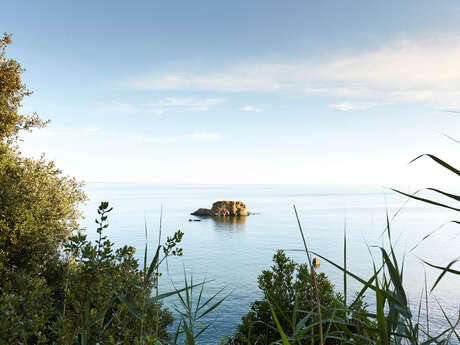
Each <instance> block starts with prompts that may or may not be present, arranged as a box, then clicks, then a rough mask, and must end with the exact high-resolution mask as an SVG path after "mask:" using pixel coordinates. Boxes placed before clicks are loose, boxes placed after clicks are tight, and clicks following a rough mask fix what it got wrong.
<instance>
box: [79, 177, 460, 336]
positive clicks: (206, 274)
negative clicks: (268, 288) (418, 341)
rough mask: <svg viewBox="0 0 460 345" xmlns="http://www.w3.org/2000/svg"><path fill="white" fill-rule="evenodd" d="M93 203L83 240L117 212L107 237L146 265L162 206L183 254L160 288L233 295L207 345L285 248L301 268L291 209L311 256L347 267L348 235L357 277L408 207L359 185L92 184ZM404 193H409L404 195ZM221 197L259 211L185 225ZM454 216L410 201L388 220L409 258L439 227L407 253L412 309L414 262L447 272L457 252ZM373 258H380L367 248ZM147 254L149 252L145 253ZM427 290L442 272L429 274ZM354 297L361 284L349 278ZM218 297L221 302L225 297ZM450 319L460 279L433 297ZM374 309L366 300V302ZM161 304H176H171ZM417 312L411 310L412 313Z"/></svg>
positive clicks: (225, 329)
mask: <svg viewBox="0 0 460 345" xmlns="http://www.w3.org/2000/svg"><path fill="white" fill-rule="evenodd" d="M85 189H86V192H87V194H88V196H89V198H90V201H89V202H88V204H87V205H86V206H85V207H84V213H85V216H86V219H85V220H84V221H83V223H84V224H83V225H85V226H86V228H87V233H88V236H89V238H91V239H95V238H96V231H95V224H94V218H96V216H97V214H96V208H97V206H98V204H99V203H100V202H101V201H109V202H110V203H111V205H112V206H113V207H114V210H113V211H112V213H111V214H110V217H109V222H110V227H109V230H108V232H107V234H108V235H109V237H110V239H111V240H112V241H114V242H115V243H116V244H117V245H120V246H121V245H125V244H126V245H131V246H134V247H136V248H137V254H138V257H139V259H140V260H141V262H142V260H143V253H144V246H145V236H144V219H146V222H147V226H148V229H149V240H148V244H149V247H150V248H154V247H155V245H156V244H155V243H156V239H157V237H158V227H159V218H160V209H161V207H162V206H163V237H164V238H165V236H167V235H171V234H173V233H174V232H175V231H176V230H178V229H180V230H181V231H183V232H184V233H185V235H184V239H183V242H182V248H183V250H184V255H183V256H182V257H177V258H171V259H170V260H169V261H168V267H166V266H164V267H163V270H162V271H163V275H162V277H161V278H160V279H161V281H160V286H161V290H162V291H163V292H166V291H168V289H170V288H171V286H172V285H175V286H176V287H181V286H182V285H183V279H184V270H185V272H186V273H187V274H188V275H189V276H190V275H193V279H194V281H196V282H198V281H200V280H203V279H206V280H212V281H211V282H209V283H208V284H206V286H205V293H206V295H207V296H211V295H212V294H213V293H214V292H216V291H217V290H218V289H220V288H222V287H225V292H224V294H225V293H230V295H229V297H228V298H227V299H226V300H225V302H224V303H223V304H222V305H221V306H220V307H219V308H218V309H216V311H215V312H214V313H211V314H210V316H209V317H208V318H207V320H206V321H207V322H211V323H212V324H213V327H212V328H211V329H210V330H208V331H207V333H206V334H205V335H204V336H203V339H202V340H201V342H200V343H203V344H213V343H217V342H218V341H219V339H221V338H222V337H224V336H225V335H229V334H231V333H232V332H233V331H234V329H235V327H236V325H237V324H238V322H239V321H240V319H241V317H242V316H243V315H244V314H246V313H247V312H248V311H249V306H250V303H251V302H252V301H254V300H255V299H257V298H259V297H260V296H261V293H260V291H259V290H258V286H257V276H258V275H259V274H260V273H261V271H262V270H264V269H267V268H269V266H270V264H271V259H272V256H273V254H274V252H275V251H276V250H277V249H285V250H287V251H288V255H290V256H291V257H292V258H294V259H295V260H296V261H298V262H303V261H305V255H304V254H302V253H301V252H297V251H289V250H292V249H301V248H302V244H301V238H300V234H299V231H298V228H297V223H296V219H295V216H294V212H293V207H292V205H293V204H295V205H296V206H297V209H298V211H299V213H300V217H301V221H302V224H303V227H304V230H305V231H306V234H307V241H308V243H309V246H310V250H313V251H317V252H319V253H320V254H321V255H324V256H326V257H328V258H330V259H332V260H334V261H336V262H338V263H341V262H342V261H343V233H344V227H345V226H346V228H347V234H348V235H347V242H348V265H349V268H350V270H351V271H353V272H354V273H357V274H359V275H360V276H362V277H363V278H366V277H368V275H369V274H370V273H371V271H372V257H371V256H370V253H369V251H368V247H367V245H366V243H367V244H368V245H380V244H382V241H383V240H384V237H382V236H381V234H382V231H383V230H384V228H385V222H386V212H387V211H388V214H389V216H390V217H393V215H394V214H395V212H396V211H398V210H399V209H400V208H401V207H402V206H403V205H404V204H405V202H406V201H407V199H406V198H405V197H402V196H399V195H397V194H396V193H393V192H391V191H389V190H388V189H384V188H379V187H367V186H366V187H361V186H360V187H356V186H281V185H142V184H92V183H90V184H88V185H87V186H86V188H85ZM405 190H408V189H407V188H406V189H405ZM217 200H241V201H244V202H245V203H246V205H247V208H248V209H249V210H250V211H252V212H256V214H255V215H251V216H249V217H245V218H233V219H232V218H229V219H227V220H225V221H220V220H216V219H213V218H206V219H202V221H201V222H189V221H188V219H189V218H195V217H193V216H190V213H191V212H193V211H194V210H196V209H197V208H200V207H211V205H212V203H213V202H214V201H217ZM454 216H455V215H454V213H453V212H449V211H446V210H442V209H439V208H436V207H430V206H427V205H425V204H423V203H419V202H416V201H410V202H408V203H407V204H405V205H404V207H403V208H402V209H401V210H400V212H399V213H398V214H397V216H396V217H395V218H394V219H393V220H392V223H391V224H392V226H391V228H392V236H393V240H394V242H395V245H396V248H397V250H398V252H399V253H400V254H401V255H402V254H403V253H407V252H409V251H410V249H412V247H413V246H414V245H416V244H417V243H418V242H419V241H420V240H421V239H422V238H423V237H424V236H425V235H427V234H428V233H430V232H431V231H433V230H435V229H437V228H438V227H440V226H442V227H441V228H440V229H439V230H438V231H437V232H436V233H434V234H433V235H432V236H431V237H429V239H427V240H426V241H424V242H422V243H421V244H420V245H419V246H418V247H417V248H416V249H415V250H413V251H412V252H410V253H409V254H407V257H406V264H405V279H406V286H407V288H408V292H409V297H410V301H411V304H412V305H413V306H414V308H415V306H417V305H418V301H419V298H420V292H421V290H422V288H423V285H424V268H423V266H422V264H421V261H420V259H424V260H428V261H430V262H433V263H435V264H439V265H447V263H449V262H450V261H451V260H453V259H454V258H456V257H458V256H459V255H460V254H459V253H460V236H459V232H460V229H459V227H458V226H455V225H454V224H452V223H448V222H449V221H450V220H452V219H455V218H454ZM371 253H372V254H373V255H374V256H375V259H376V260H378V258H379V255H378V251H377V250H375V249H371ZM150 255H153V254H152V250H150ZM319 270H320V271H322V272H325V273H326V274H327V275H328V276H329V278H330V279H331V280H332V281H333V282H334V283H335V285H336V287H337V289H339V290H341V289H342V286H343V275H342V273H340V272H339V271H337V270H336V269H334V268H333V267H332V266H331V265H328V264H327V263H325V262H322V263H321V267H320V269H319ZM426 274H427V277H428V284H429V285H430V284H432V282H433V281H434V279H435V278H436V277H437V275H438V274H439V272H437V271H435V270H433V269H429V268H427V269H426ZM348 283H349V286H350V289H351V290H355V291H356V290H358V289H359V284H357V283H356V282H354V281H352V280H351V279H349V282H348ZM224 294H222V296H224ZM433 295H434V296H436V298H437V299H438V300H439V302H440V303H441V304H442V305H443V307H445V309H446V311H447V312H448V314H449V315H450V316H452V318H453V317H455V313H456V311H458V307H459V304H460V279H458V278H455V277H452V276H446V277H445V279H444V280H443V282H442V283H441V285H440V286H439V287H437V288H436V290H435V291H434V293H433ZM369 303H370V304H372V300H371V299H369ZM166 304H167V305H169V306H172V305H173V304H177V305H179V303H178V301H177V299H176V298H175V297H170V298H169V299H168V300H166ZM430 305H431V310H430V317H431V318H432V320H433V321H434V322H435V323H437V324H440V323H441V322H442V315H441V312H440V311H439V308H438V307H437V304H436V302H435V300H434V298H431V302H430ZM414 310H416V309H414Z"/></svg>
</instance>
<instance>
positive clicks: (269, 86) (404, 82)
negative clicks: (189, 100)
mask: <svg viewBox="0 0 460 345" xmlns="http://www.w3.org/2000/svg"><path fill="white" fill-rule="evenodd" d="M458 61H460V37H447V38H443V39H438V40H429V41H428V40H426V41H410V40H399V41H393V42H390V43H388V44H386V45H384V46H381V47H380V48H377V49H374V50H371V51H366V52H362V51H357V52H354V53H348V54H341V55H338V56H335V57H334V58H331V59H328V60H324V59H323V60H314V59H303V60H297V61H288V62H285V63H277V64H273V63H266V64H263V63H257V64H246V65H239V66H233V67H230V68H225V69H222V70H221V71H219V72H212V73H207V72H205V73H182V72H175V71H170V72H166V73H157V74H151V75H143V76H139V77H138V78H135V79H131V80H128V81H125V83H124V84H125V86H127V87H130V88H134V89H138V90H162V91H164V90H181V91H212V92H216V91H217V92H259V93H273V92H284V93H287V94H292V93H297V94H307V95H310V94H317V95H324V96H329V97H331V96H332V97H337V98H345V97H346V98H353V99H354V100H361V101H369V102H370V101H371V100H372V102H377V103H381V102H400V101H417V102H425V103H431V104H439V105H445V104H450V103H452V102H455V101H457V100H458V99H460V67H459V64H458Z"/></svg>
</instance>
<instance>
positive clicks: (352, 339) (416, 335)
mask: <svg viewBox="0 0 460 345" xmlns="http://www.w3.org/2000/svg"><path fill="white" fill-rule="evenodd" d="M421 157H428V158H430V159H432V160H433V161H435V162H436V163H437V164H439V165H440V166H442V167H443V168H445V169H447V170H449V171H450V172H452V173H454V174H455V175H457V176H460V171H459V170H457V169H456V168H454V167H453V166H451V165H450V164H448V163H446V162H445V161H443V160H442V159H440V158H438V157H436V156H434V155H431V154H426V155H421V156H419V157H417V158H415V159H414V160H413V161H411V163H412V162H414V161H416V160H417V159H420V158H421ZM426 190H427V191H431V192H434V193H436V194H438V195H442V196H445V197H447V198H449V200H451V201H454V202H457V203H458V202H460V196H459V195H455V194H452V193H449V192H446V191H443V190H440V189H437V188H426ZM394 191H395V192H397V193H399V194H402V195H404V196H406V197H408V198H410V199H414V200H417V201H421V202H424V203H428V204H430V205H434V206H437V207H443V208H447V209H450V210H453V211H456V212H460V208H459V207H458V206H457V205H458V204H447V203H441V202H439V201H436V200H433V199H431V198H426V197H421V196H419V195H418V194H420V192H421V191H417V192H416V193H413V194H409V193H406V192H403V191H399V190H396V189H394ZM294 210H295V215H296V218H297V221H298V225H299V232H300V234H301V237H302V241H303V243H304V251H305V254H306V256H307V260H308V262H309V264H310V265H311V259H310V255H311V254H315V255H317V256H318V257H320V258H321V259H323V260H324V261H326V262H328V263H329V264H331V265H332V266H334V267H335V268H337V269H338V270H340V271H342V272H343V275H344V284H343V285H344V296H347V295H348V291H347V277H350V278H352V279H355V280H356V281H358V282H359V283H360V284H361V286H362V287H361V290H360V291H359V293H358V294H357V297H356V298H355V299H354V301H352V302H351V303H350V304H347V302H345V305H344V306H343V307H344V308H345V310H346V311H349V312H351V306H353V304H354V303H356V301H357V299H358V298H359V297H360V296H362V295H363V294H368V295H370V296H372V297H373V300H374V302H375V312H372V313H368V314H367V315H366V316H367V317H368V319H369V320H370V321H371V323H370V324H369V325H370V326H368V327H367V328H368V332H369V333H368V335H366V336H365V335H363V334H358V333H356V332H354V331H353V329H351V328H350V326H349V322H348V320H346V318H347V317H345V319H343V318H339V317H336V316H337V315H338V314H337V313H336V312H335V311H336V310H331V308H329V309H328V308H327V307H326V308H325V307H323V309H322V314H327V315H329V318H328V319H326V320H325V319H323V320H321V311H320V310H321V308H320V306H318V310H317V315H318V320H320V321H319V322H321V323H326V322H328V323H329V324H330V323H332V324H334V325H335V326H337V328H338V329H340V330H341V332H335V333H334V334H328V333H327V330H326V332H325V333H324V334H322V333H323V330H322V329H321V328H319V332H320V334H319V335H315V334H311V333H310V332H303V331H304V330H312V331H313V330H316V329H318V328H314V327H312V325H308V324H300V325H298V326H297V328H296V330H297V332H295V333H294V334H292V335H288V334H287V333H286V332H285V330H283V329H282V328H281V326H280V323H279V322H278V318H277V314H276V308H272V313H273V318H274V320H275V322H276V325H277V327H278V331H279V334H280V341H279V342H278V343H282V344H283V345H290V344H308V343H311V344H313V343H316V339H318V338H319V343H320V344H322V343H323V339H335V340H336V343H338V344H382V345H399V344H414V345H419V344H420V345H425V344H453V343H459V344H460V335H459V331H458V327H459V325H460V309H459V310H458V317H457V318H456V319H454V320H452V319H451V318H449V317H448V315H447V313H446V312H445V309H444V308H443V307H442V306H441V305H440V304H439V303H438V305H439V308H440V310H441V312H442V315H443V317H444V320H445V321H446V323H445V327H444V329H443V330H441V331H438V332H437V333H434V332H433V330H431V331H430V322H431V320H430V313H429V304H428V299H429V294H430V293H431V292H433V291H434V290H435V288H436V287H437V286H438V284H439V283H440V281H441V280H442V279H443V277H444V276H445V275H446V274H453V275H460V271H458V270H455V269H453V268H452V266H453V265H454V264H455V263H457V262H459V261H460V258H455V259H453V260H452V261H451V262H449V263H448V264H447V265H446V266H439V265H435V264H432V263H429V262H427V261H423V263H424V264H425V265H427V266H429V267H431V268H434V269H437V270H439V271H441V272H440V274H439V276H438V277H437V279H436V280H435V282H434V284H433V286H432V287H431V289H429V288H428V284H427V279H426V275H425V286H424V291H423V292H422V294H421V296H420V301H419V305H418V313H417V314H416V316H414V313H413V311H412V310H411V308H410V305H409V302H408V297H407V292H406V288H405V286H404V260H405V257H403V258H400V259H398V258H397V255H396V253H395V250H394V245H393V240H392V237H391V224H390V220H389V217H388V214H387V217H386V228H385V231H384V233H385V234H386V236H387V242H388V245H387V247H384V246H383V245H382V246H374V247H371V248H369V249H376V250H378V251H379V252H380V254H381V262H378V263H377V262H375V261H373V274H372V275H371V276H370V277H368V278H366V279H364V278H361V277H359V276H358V275H356V274H354V273H353V272H350V271H349V270H348V268H347V261H346V256H347V247H346V240H347V236H346V231H345V232H344V249H343V253H344V261H343V265H340V264H337V263H336V262H333V261H332V260H330V259H328V258H326V257H324V256H322V255H320V254H318V253H314V252H310V251H309V250H308V247H307V241H306V237H305V234H304V231H303V229H302V226H301V223H300V221H299V217H298V213H297V210H296V209H295V207H294ZM452 222H454V223H456V224H460V221H458V220H454V221H452ZM428 237H429V235H428V236H425V238H424V239H423V240H425V239H426V238H428ZM312 272H314V270H313V269H312ZM312 274H313V273H312ZM453 288H454V287H453ZM457 288H458V286H457ZM316 293H317V291H316ZM423 295H424V296H423ZM317 298H318V294H317ZM345 301H347V300H346V299H345ZM459 301H460V299H459ZM453 302H454V301H453ZM457 302H458V301H457ZM423 303H424V304H425V309H426V315H425V316H426V319H425V320H421V318H420V315H421V309H422V304H423ZM334 308H335V306H334V307H333V308H332V309H334ZM304 313H305V311H304ZM310 313H311V311H310ZM345 315H347V313H345ZM299 333H301V334H302V335H303V337H302V341H301V342H299V337H298V334H299Z"/></svg>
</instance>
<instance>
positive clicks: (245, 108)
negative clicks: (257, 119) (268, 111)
mask: <svg viewBox="0 0 460 345" xmlns="http://www.w3.org/2000/svg"><path fill="white" fill-rule="evenodd" d="M238 110H241V111H253V112H255V113H261V112H263V111H264V109H262V108H258V107H255V106H253V105H246V106H244V107H241V108H238Z"/></svg>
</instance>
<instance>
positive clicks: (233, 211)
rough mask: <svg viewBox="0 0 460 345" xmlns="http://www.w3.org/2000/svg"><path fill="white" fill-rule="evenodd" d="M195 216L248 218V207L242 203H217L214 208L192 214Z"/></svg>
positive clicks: (201, 209)
mask: <svg viewBox="0 0 460 345" xmlns="http://www.w3.org/2000/svg"><path fill="white" fill-rule="evenodd" d="M192 215H194V216H215V217H220V216H248V215H249V212H248V211H247V210H246V205H245V204H244V202H242V201H224V200H222V201H216V202H215V203H214V204H212V208H211V209H208V208H200V209H198V210H196V211H195V212H193V213H192Z"/></svg>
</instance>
